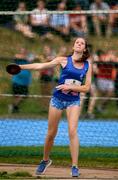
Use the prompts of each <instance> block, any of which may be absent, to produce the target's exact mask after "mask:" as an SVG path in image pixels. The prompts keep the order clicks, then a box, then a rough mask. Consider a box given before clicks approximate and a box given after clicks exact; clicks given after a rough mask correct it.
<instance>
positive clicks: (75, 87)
mask: <svg viewBox="0 0 118 180" xmlns="http://www.w3.org/2000/svg"><path fill="white" fill-rule="evenodd" d="M91 79H92V64H91V62H89V68H88V71H87V74H86V79H85V84H84V85H80V86H79V85H76V84H71V85H67V84H61V85H58V86H57V87H56V88H57V89H58V90H63V91H64V90H65V91H66V90H68V91H74V92H84V93H87V92H88V91H89V90H90V87H91Z"/></svg>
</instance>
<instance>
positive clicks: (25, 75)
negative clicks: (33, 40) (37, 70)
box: [9, 48, 32, 113]
mask: <svg viewBox="0 0 118 180" xmlns="http://www.w3.org/2000/svg"><path fill="white" fill-rule="evenodd" d="M14 63H16V64H18V65H21V64H30V63H31V60H30V62H29V60H28V52H27V50H26V49H25V48H21V49H20V52H19V53H18V54H16V55H15V58H14ZM31 79H32V76H31V72H30V71H29V70H22V71H21V72H20V73H19V74H17V75H13V76H12V91H13V95H14V97H13V103H12V104H11V105H9V113H18V112H19V106H20V104H21V102H22V100H23V99H24V97H22V96H20V95H28V93H29V85H30V84H31Z"/></svg>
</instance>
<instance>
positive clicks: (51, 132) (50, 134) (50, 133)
mask: <svg viewBox="0 0 118 180" xmlns="http://www.w3.org/2000/svg"><path fill="white" fill-rule="evenodd" d="M56 134H57V129H54V130H49V131H48V134H47V138H48V140H50V141H51V140H53V139H54V138H55V136H56Z"/></svg>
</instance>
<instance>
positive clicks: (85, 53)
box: [80, 37, 90, 61]
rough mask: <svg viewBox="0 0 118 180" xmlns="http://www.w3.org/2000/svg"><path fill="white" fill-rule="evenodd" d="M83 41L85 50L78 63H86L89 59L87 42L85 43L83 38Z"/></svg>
mask: <svg viewBox="0 0 118 180" xmlns="http://www.w3.org/2000/svg"><path fill="white" fill-rule="evenodd" d="M82 38H83V37H82ZM83 39H84V40H85V50H84V51H83V55H82V57H81V58H80V61H86V60H87V59H88V58H89V57H90V52H89V49H88V44H87V41H86V39H85V38H83Z"/></svg>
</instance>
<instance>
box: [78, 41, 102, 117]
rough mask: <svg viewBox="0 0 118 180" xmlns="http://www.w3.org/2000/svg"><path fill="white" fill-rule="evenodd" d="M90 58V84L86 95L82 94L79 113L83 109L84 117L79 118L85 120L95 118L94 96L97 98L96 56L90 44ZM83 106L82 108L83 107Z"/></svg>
mask: <svg viewBox="0 0 118 180" xmlns="http://www.w3.org/2000/svg"><path fill="white" fill-rule="evenodd" d="M88 48H89V52H90V55H91V56H90V57H89V61H90V62H92V63H93V65H92V84H91V88H90V91H89V92H88V93H86V95H85V94H82V97H81V99H82V101H81V111H82V109H83V108H84V110H85V112H86V113H85V115H83V116H82V117H81V118H87V119H93V118H95V114H94V110H95V105H96V96H97V84H96V81H97V73H98V67H97V64H96V62H98V60H99V59H98V55H97V53H95V52H93V46H92V45H91V44H89V45H88ZM84 96H86V99H84ZM83 106H84V107H83Z"/></svg>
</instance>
